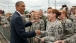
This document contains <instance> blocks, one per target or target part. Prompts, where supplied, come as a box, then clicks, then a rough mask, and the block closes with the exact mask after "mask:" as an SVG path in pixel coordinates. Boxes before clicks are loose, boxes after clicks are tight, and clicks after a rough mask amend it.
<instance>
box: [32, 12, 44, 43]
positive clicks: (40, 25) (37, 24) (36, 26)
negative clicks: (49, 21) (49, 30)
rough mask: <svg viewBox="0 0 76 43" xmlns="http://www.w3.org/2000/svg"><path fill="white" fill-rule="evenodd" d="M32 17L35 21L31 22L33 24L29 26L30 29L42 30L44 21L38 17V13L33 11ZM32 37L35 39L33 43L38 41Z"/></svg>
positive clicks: (38, 42)
mask: <svg viewBox="0 0 76 43" xmlns="http://www.w3.org/2000/svg"><path fill="white" fill-rule="evenodd" d="M34 19H35V20H36V22H35V23H33V25H32V26H31V29H32V30H42V31H43V30H44V21H43V20H42V19H40V15H39V14H38V12H35V14H34ZM42 36H43V35H40V36H36V37H42ZM36 37H34V38H33V39H35V41H34V40H33V43H40V41H39V40H38V39H37V38H36Z"/></svg>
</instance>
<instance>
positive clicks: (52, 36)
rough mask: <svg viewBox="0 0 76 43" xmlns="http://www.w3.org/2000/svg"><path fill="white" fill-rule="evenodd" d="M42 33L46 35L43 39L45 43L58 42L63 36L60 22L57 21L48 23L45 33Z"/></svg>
mask: <svg viewBox="0 0 76 43" xmlns="http://www.w3.org/2000/svg"><path fill="white" fill-rule="evenodd" d="M42 33H46V36H45V37H43V38H44V40H45V43H49V42H50V43H51V42H52V43H53V42H54V41H57V40H60V39H61V37H62V36H63V28H62V24H61V22H60V21H58V20H56V21H54V22H50V21H48V22H47V27H46V31H45V32H42Z"/></svg>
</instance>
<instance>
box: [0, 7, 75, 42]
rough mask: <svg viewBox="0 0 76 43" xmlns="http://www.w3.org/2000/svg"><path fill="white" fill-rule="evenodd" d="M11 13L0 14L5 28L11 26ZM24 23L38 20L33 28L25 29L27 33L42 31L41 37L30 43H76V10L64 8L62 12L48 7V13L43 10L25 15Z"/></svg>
mask: <svg viewBox="0 0 76 43" xmlns="http://www.w3.org/2000/svg"><path fill="white" fill-rule="evenodd" d="M11 16H12V14H11V13H6V14H5V15H2V14H0V25H3V28H6V27H9V26H10V20H11ZM22 18H23V20H24V22H25V23H26V22H28V21H32V20H36V22H35V23H33V24H32V26H29V27H27V28H25V30H26V32H29V31H33V30H41V35H39V36H35V37H33V38H28V42H29V43H55V42H56V41H58V40H59V41H60V40H62V42H63V41H64V43H75V42H76V37H75V36H76V34H75V33H76V8H74V7H73V8H71V9H70V10H68V9H67V7H66V6H62V8H61V9H60V10H57V9H53V8H51V7H48V9H47V11H46V13H43V10H42V9H40V10H39V11H35V10H33V11H31V12H30V13H28V14H23V15H22Z"/></svg>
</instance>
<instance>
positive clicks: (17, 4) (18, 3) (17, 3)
mask: <svg viewBox="0 0 76 43" xmlns="http://www.w3.org/2000/svg"><path fill="white" fill-rule="evenodd" d="M20 3H24V2H23V1H17V2H16V4H15V6H19V5H20Z"/></svg>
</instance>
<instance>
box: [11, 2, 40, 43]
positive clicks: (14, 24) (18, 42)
mask: <svg viewBox="0 0 76 43" xmlns="http://www.w3.org/2000/svg"><path fill="white" fill-rule="evenodd" d="M15 7H16V11H15V12H14V14H13V15H12V17H11V21H10V22H11V23H10V25H11V30H10V32H11V39H10V43H28V42H27V38H30V37H34V36H36V35H40V33H41V32H40V30H35V31H31V32H25V27H27V26H31V25H32V23H33V22H34V21H32V22H28V23H25V24H24V21H23V18H22V16H21V15H22V14H24V11H25V7H26V6H25V4H24V2H23V1H18V2H17V3H16V4H15Z"/></svg>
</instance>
